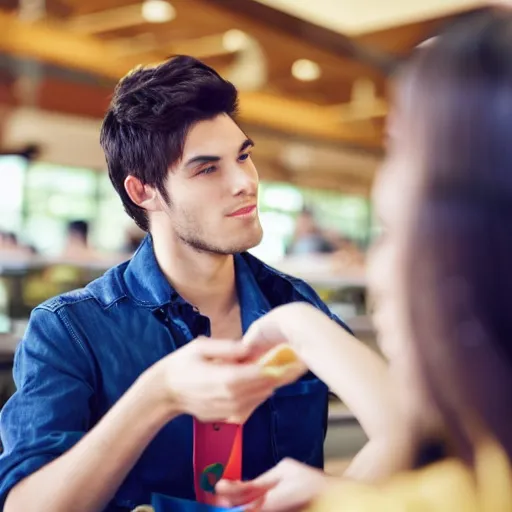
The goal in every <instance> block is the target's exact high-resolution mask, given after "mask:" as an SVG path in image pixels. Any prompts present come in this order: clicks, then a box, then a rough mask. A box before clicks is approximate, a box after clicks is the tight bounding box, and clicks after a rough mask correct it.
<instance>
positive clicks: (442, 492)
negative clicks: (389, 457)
mask: <svg viewBox="0 0 512 512" xmlns="http://www.w3.org/2000/svg"><path fill="white" fill-rule="evenodd" d="M335 511H336V512H337V511H340V512H377V511H378V512H458V511H460V512H505V511H506V512H510V511H512V471H511V465H510V462H509V460H508V457H507V455H506V454H505V452H504V451H503V450H502V449H501V447H499V446H498V445H496V444H493V443H486V444H485V445H483V446H482V447H481V448H480V449H479V450H478V454H477V457H476V461H475V471H474V472H473V471H471V470H470V469H468V468H467V467H466V466H464V465H463V464H462V463H461V462H459V461H457V460H454V459H453V460H452V459H450V460H446V461H443V462H439V463H436V464H432V465H431V466H428V467H426V468H424V469H421V470H417V471H410V472H407V473H402V474H399V475H396V476H395V477H393V478H391V479H390V480H389V481H388V482H386V483H384V484H382V485H380V486H373V487H372V486H369V485H363V484H357V483H340V484H336V485H334V486H333V487H332V488H330V489H329V491H327V492H326V493H324V494H323V496H322V497H321V498H320V499H318V500H317V501H316V502H315V503H314V504H313V505H312V506H311V507H310V510H309V512H335Z"/></svg>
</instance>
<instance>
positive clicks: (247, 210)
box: [228, 204, 256, 217]
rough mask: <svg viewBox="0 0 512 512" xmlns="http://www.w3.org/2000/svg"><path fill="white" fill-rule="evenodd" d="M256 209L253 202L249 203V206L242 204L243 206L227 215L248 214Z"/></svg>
mask: <svg viewBox="0 0 512 512" xmlns="http://www.w3.org/2000/svg"><path fill="white" fill-rule="evenodd" d="M255 209H256V205H255V204H251V205H249V206H244V207H243V208H240V209H239V210H236V211H234V212H233V213H230V214H229V215H228V217H239V216H241V215H249V214H250V213H252V212H253V211H254V210H255Z"/></svg>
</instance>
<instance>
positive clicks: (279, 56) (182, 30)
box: [0, 0, 451, 193]
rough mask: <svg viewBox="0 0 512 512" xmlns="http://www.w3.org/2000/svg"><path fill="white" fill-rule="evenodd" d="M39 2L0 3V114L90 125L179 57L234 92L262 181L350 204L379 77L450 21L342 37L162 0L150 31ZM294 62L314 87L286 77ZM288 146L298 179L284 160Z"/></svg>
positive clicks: (374, 121)
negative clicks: (253, 137)
mask: <svg viewBox="0 0 512 512" xmlns="http://www.w3.org/2000/svg"><path fill="white" fill-rule="evenodd" d="M364 1H365V0H361V2H364ZM39 3H40V6H41V7H44V10H41V11H39V13H38V12H33V11H30V6H32V8H33V6H36V7H37V4H38V1H37V0H31V1H30V2H29V1H25V0H19V1H18V0H0V104H4V105H5V104H10V105H25V106H27V105H28V106H35V107H39V108H42V109H45V110H51V111H56V112H62V113H68V114H76V115H80V116H86V117H91V118H98V119H100V118H101V117H102V115H103V112H104V111H105V108H106V106H107V104H108V99H109V96H110V94H111V92H112V88H113V85H114V84H115V82H116V81H117V80H118V79H119V78H120V77H121V76H123V75H124V74H125V73H126V72H128V71H129V70H130V69H131V68H133V67H134V66H136V65H138V64H152V63H156V62H158V61H161V60H163V59H165V58H166V57H168V56H169V55H172V54H190V55H194V56H197V57H199V58H201V59H203V60H204V61H205V62H206V63H208V64H210V65H211V66H213V67H214V68H216V69H217V70H218V71H219V72H220V73H221V74H223V75H224V76H226V77H227V78H229V79H231V80H233V81H234V83H235V84H236V85H237V86H238V87H239V89H240V96H241V121H242V122H243V123H244V125H246V126H247V127H249V128H250V129H253V130H256V131H257V133H259V134H260V136H261V139H262V140H264V141H266V143H265V144H266V146H265V148H266V149H264V150H262V153H263V154H264V155H265V156H263V155H262V157H261V161H262V163H261V164H260V169H262V175H263V176H264V177H266V176H267V177H270V178H272V179H281V180H286V181H293V182H296V183H298V184H308V185H310V186H319V187H327V188H333V187H336V188H341V189H343V190H349V189H350V190H351V191H356V192H357V193H367V191H368V188H369V185H370V183H371V177H372V174H373V171H374V169H375V167H376V165H377V164H378V155H379V154H380V151H381V141H382V127H383V124H384V123H383V121H384V118H385V115H386V112H387V102H386V84H387V78H386V76H387V74H388V73H389V71H390V70H391V69H393V66H394V65H395V64H396V62H398V61H399V60H400V59H401V58H403V56H404V55H406V54H407V53H408V52H409V51H410V49H411V48H412V47H414V46H415V45H416V44H418V43H419V42H420V41H422V40H424V39H425V38H427V37H429V35H431V34H432V33H433V31H435V30H436V29H437V28H439V27H440V25H441V24H443V23H445V22H446V21H447V20H448V19H449V18H450V16H451V15H450V16H443V17H441V18H437V19H428V20H424V21H421V22H415V23H410V24H407V25H402V26H397V27H393V28H387V29H385V30H379V31H374V32H372V33H365V34H360V35H358V36H357V37H352V38H350V37H348V36H346V35H344V34H341V33H339V32H334V31H332V30H329V29H327V28H325V27H321V26H318V25H313V24H311V23H309V22H308V21H305V20H303V19H300V18H297V17H294V16H292V15H290V14H286V13H284V12H282V11H278V10H275V9H272V8H271V7H269V6H268V5H264V4H262V3H260V2H257V1H255V0H171V3H172V6H173V7H174V10H175V14H176V16H175V18H174V19H173V20H171V21H169V22H166V23H158V24H157V23H148V22H146V21H145V20H144V18H143V17H142V16H141V0H87V1H84V0H46V2H45V1H44V0H40V2H39ZM266 3H268V2H266ZM24 4H25V5H26V10H22V11H19V8H20V5H21V6H22V7H23V5H24ZM20 12H21V14H22V15H23V16H20ZM27 18H29V19H27ZM233 30H235V31H238V32H233ZM240 31H241V32H242V34H241V33H240ZM226 33H228V36H226ZM244 35H245V37H244ZM229 38H231V39H229ZM298 59H309V60H311V61H314V62H315V63H317V64H318V66H319V69H320V71H321V74H320V77H319V78H318V79H317V80H314V81H300V80H297V79H296V78H294V76H293V75H292V73H291V69H292V65H293V63H294V62H295V61H297V60H298ZM298 143H299V144H300V145H301V146H302V147H303V148H306V151H309V153H308V155H309V156H308V157H307V161H308V162H310V165H311V169H310V171H309V172H304V169H299V170H298V168H299V167H300V165H298V164H297V163H296V162H295V163H294V162H293V159H286V158H284V157H283V154H284V152H286V151H288V149H289V148H288V146H289V145H290V144H295V145H296V144H298ZM265 144H263V145H265ZM259 146H261V145H260V144H259ZM335 154H338V159H337V158H336V157H334V156H333V155H335ZM354 158H355V159H356V160H357V159H359V160H357V162H358V163H357V164H356V163H355V160H354ZM363 161H364V162H365V164H364V165H366V167H364V165H363V163H362V162H363ZM354 169H357V172H354V171H353V170H354Z"/></svg>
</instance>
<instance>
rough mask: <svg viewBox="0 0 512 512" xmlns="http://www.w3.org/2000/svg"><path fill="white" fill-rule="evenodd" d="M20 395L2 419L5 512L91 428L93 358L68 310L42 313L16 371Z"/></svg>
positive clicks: (0, 484) (0, 483) (36, 314)
mask: <svg viewBox="0 0 512 512" xmlns="http://www.w3.org/2000/svg"><path fill="white" fill-rule="evenodd" d="M13 375H14V382H15V385H16V391H15V393H14V395H13V396H12V397H11V398H10V399H9V400H8V402H7V403H6V405H5V406H4V408H3V409H2V412H1V414H0V439H1V442H2V445H3V453H2V454H1V455H0V510H2V509H3V506H4V503H5V500H6V497H7V494H8V493H9V491H10V490H11V489H12V488H13V487H14V486H15V485H16V484H17V483H19V482H20V481H21V480H22V479H23V478H25V477H27V476H29V475H30V474H32V473H34V472H36V471H37V470H39V469H40V468H42V467H43V466H45V465H46V464H48V463H49V462H51V461H52V460H54V459H56V458H58V457H59V456H60V455H62V454H63V453H64V452H65V451H67V450H68V449H70V448H71V447H72V446H73V445H75V444H76V443H77V442H78V441H79V440H80V439H81V438H82V437H83V436H84V434H85V432H86V431H87V430H88V429H89V423H90V416H91V413H90V400H91V397H92V396H93V389H94V387H93V371H92V364H91V359H90V357H88V355H87V352H86V350H85V348H84V345H83V344H82V342H81V340H80V338H79V337H78V335H77V334H76V332H75V331H74V330H73V328H72V324H71V322H70V320H69V317H68V315H67V312H66V309H65V308H60V309H57V310H50V309H46V308H45V307H44V306H41V307H39V308H36V309H35V310H34V311H33V313H32V315H31V318H30V321H29V324H28V327H27V330H26V333H25V336H24V338H23V340H22V341H21V342H20V344H19V346H18V348H17V350H16V354H15V358H14V368H13Z"/></svg>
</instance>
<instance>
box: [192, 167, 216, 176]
mask: <svg viewBox="0 0 512 512" xmlns="http://www.w3.org/2000/svg"><path fill="white" fill-rule="evenodd" d="M216 170H217V167H216V166H215V165H211V166H210V167H207V168H206V169H202V170H201V171H199V172H198V173H197V175H196V176H198V175H200V174H211V173H212V172H215V171H216Z"/></svg>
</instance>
